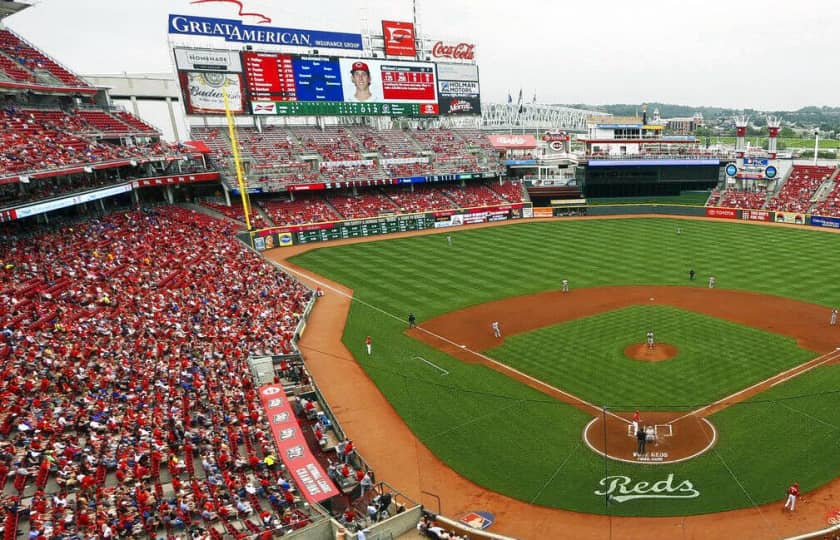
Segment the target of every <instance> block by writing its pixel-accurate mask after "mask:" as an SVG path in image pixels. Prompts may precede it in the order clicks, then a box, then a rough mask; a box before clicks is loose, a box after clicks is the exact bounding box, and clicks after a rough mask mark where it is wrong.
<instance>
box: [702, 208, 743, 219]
mask: <svg viewBox="0 0 840 540" xmlns="http://www.w3.org/2000/svg"><path fill="white" fill-rule="evenodd" d="M706 217H716V218H726V219H737V218H738V211H737V210H735V209H734V208H706Z"/></svg>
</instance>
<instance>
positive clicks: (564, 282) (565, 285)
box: [563, 279, 569, 292]
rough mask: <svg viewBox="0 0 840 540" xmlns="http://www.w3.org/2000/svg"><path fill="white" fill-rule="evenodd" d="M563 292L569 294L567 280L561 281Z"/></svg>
mask: <svg viewBox="0 0 840 540" xmlns="http://www.w3.org/2000/svg"><path fill="white" fill-rule="evenodd" d="M563 292H569V280H568V279H564V280H563Z"/></svg>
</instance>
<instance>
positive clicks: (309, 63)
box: [242, 51, 439, 116]
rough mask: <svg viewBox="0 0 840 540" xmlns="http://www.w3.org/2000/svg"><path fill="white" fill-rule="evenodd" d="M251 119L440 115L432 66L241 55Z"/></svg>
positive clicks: (373, 60)
mask: <svg viewBox="0 0 840 540" xmlns="http://www.w3.org/2000/svg"><path fill="white" fill-rule="evenodd" d="M242 64H243V65H244V70H245V75H246V78H245V81H246V88H247V92H246V93H247V97H248V100H249V101H250V109H251V113H252V114H278V115H288V116H294V115H297V116H308V115H385V116H435V115H437V114H438V111H439V105H438V93H437V76H436V71H435V65H434V64H433V63H430V62H406V61H397V60H379V59H364V60H361V59H355V58H338V57H330V56H299V55H289V54H281V53H266V52H252V51H246V52H243V53H242Z"/></svg>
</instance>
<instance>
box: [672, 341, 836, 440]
mask: <svg viewBox="0 0 840 540" xmlns="http://www.w3.org/2000/svg"><path fill="white" fill-rule="evenodd" d="M837 354H838V352H837V351H836V350H835V351H832V352H830V353H826V354H824V355H823V356H821V357H817V358H814V359H813V360H809V361H808V362H805V363H804V364H799V365H798V366H793V367H792V368H790V369H788V370H785V371H783V372H781V373H777V374H775V375H773V376H772V377H768V378H767V379H764V380H763V381H759V382H757V383H755V384H754V385H752V386H749V387H747V388H744V389H742V390H738V391H737V392H735V393H734V394H731V395H728V396H726V397H725V398H723V399H719V400H717V401H715V402H714V403H709V404H708V405H704V406H702V407H700V408H699V409H697V410H695V411H692V412H690V413H688V414H684V415H682V416H680V417H679V418H676V419H674V420H671V421H670V422H669V424H676V423H677V422H679V421H680V420H682V419H683V418H688V417H689V416H693V415H695V414H699V413H700V412H701V411H705V410H706V409H708V408H709V407H713V406H715V405H718V404H720V403H726V402H727V401H729V400H730V399H732V398H734V397H735V396H738V395H740V394H743V393H744V392H749V391H750V390H752V389H753V388H755V387H757V386H761V385H762V384H767V382H768V381H772V380H773V379H774V378H776V377H779V376H780V375H787V374H788V373H791V372H792V371H796V370H797V369H801V368H802V366H803V365H805V364H808V363H810V362H815V361H817V360H820V358H822V360H820V361H819V362H817V363H815V364H814V365H812V366H808V367H807V368H805V369H802V370H801V371H798V372H796V373H792V374H791V375H790V376H788V377H785V378H783V379H781V380H779V381H777V382H775V383H773V384H771V385H770V388H772V387H774V386H776V385H777V384H779V383H782V382H784V381H787V380H789V379H792V378H794V377H797V376H799V375H801V374H803V373H805V372H807V371H810V370H812V369H814V368H815V367H817V366H821V365H823V364H825V363H826V362H828V361H830V360H835V359H837V358H840V356H836V355H837Z"/></svg>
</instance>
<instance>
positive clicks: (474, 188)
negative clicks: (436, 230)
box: [441, 184, 505, 208]
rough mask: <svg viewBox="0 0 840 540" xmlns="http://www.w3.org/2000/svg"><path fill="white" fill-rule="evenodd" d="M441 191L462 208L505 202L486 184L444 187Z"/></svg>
mask: <svg viewBox="0 0 840 540" xmlns="http://www.w3.org/2000/svg"><path fill="white" fill-rule="evenodd" d="M441 190H442V191H443V193H444V194H445V195H446V196H447V197H449V198H450V199H452V200H453V201H455V202H456V203H457V205H458V207H460V208H473V207H476V206H491V205H495V204H503V203H504V202H505V200H504V199H502V197H500V196H499V195H498V194H496V193H495V192H494V191H493V190H491V189H490V188H488V187H487V186H485V185H484V184H468V185H466V186H464V187H452V186H444V187H442V188H441Z"/></svg>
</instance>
